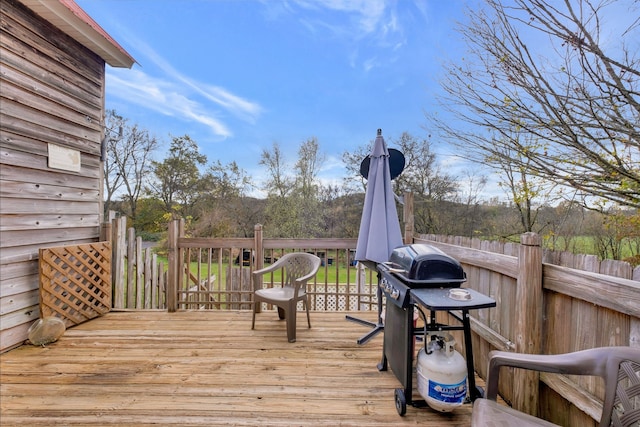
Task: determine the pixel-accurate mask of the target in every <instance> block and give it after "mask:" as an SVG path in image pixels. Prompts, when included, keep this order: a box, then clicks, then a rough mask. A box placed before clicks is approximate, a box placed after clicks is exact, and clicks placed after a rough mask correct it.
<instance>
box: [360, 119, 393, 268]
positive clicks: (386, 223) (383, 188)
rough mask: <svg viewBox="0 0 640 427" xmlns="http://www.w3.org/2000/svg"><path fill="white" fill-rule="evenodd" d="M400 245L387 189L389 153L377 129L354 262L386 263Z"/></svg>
mask: <svg viewBox="0 0 640 427" xmlns="http://www.w3.org/2000/svg"><path fill="white" fill-rule="evenodd" d="M400 245H402V233H401V232H400V221H399V220H398V212H397V210H396V203H395V199H394V195H393V188H392V186H391V167H390V165H389V150H387V145H386V144H385V142H384V138H383V137H382V130H381V129H378V136H377V137H376V141H375V143H374V144H373V150H372V151H371V154H370V155H369V172H368V176H367V189H366V192H365V196H364V206H363V208H362V219H361V220H360V232H359V233H358V243H357V246H356V261H365V262H366V261H369V262H372V263H381V262H386V261H389V256H390V255H391V252H392V251H393V250H394V249H395V248H397V247H398V246H400Z"/></svg>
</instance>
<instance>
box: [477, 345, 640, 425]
mask: <svg viewBox="0 0 640 427" xmlns="http://www.w3.org/2000/svg"><path fill="white" fill-rule="evenodd" d="M502 366H512V367H516V368H524V369H531V370H537V371H541V372H552V373H559V374H569V375H595V376H600V377H602V378H604V384H605V396H604V404H603V411H602V416H601V418H600V426H601V427H604V426H609V425H612V426H632V425H633V426H637V425H638V422H639V421H640V349H639V348H632V347H600V348H594V349H590V350H582V351H576V352H573V353H566V354H558V355H533V354H520V353H509V352H504V351H492V352H491V353H489V370H488V372H487V390H486V399H477V400H476V401H475V402H474V404H473V415H472V421H471V425H472V426H483V427H484V426H512V425H513V426H518V427H525V426H554V425H555V424H551V423H549V422H546V421H543V420H541V419H538V418H535V417H532V416H531V415H528V414H523V413H521V412H518V411H516V410H514V409H512V408H510V407H508V406H505V405H501V404H499V403H497V402H496V397H497V394H498V374H499V372H500V368H501V367H502Z"/></svg>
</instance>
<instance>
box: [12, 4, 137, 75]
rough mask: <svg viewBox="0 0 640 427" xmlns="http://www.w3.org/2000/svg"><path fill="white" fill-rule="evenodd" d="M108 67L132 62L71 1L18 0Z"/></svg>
mask: <svg viewBox="0 0 640 427" xmlns="http://www.w3.org/2000/svg"><path fill="white" fill-rule="evenodd" d="M19 1H20V2H21V3H23V4H24V5H25V6H27V7H28V8H29V9H31V10H33V11H34V12H35V13H37V14H38V15H40V16H41V17H42V18H44V19H46V20H47V21H49V22H51V23H52V24H53V25H55V26H56V27H58V28H59V29H60V30H61V31H63V32H65V33H66V34H68V35H69V36H70V37H72V38H73V39H75V40H76V41H78V42H79V43H81V44H82V45H84V46H86V47H87V48H88V49H90V50H91V51H93V52H95V53H96V54H97V55H98V56H100V57H101V58H102V59H104V61H105V62H106V63H107V64H109V65H110V66H112V67H118V68H131V67H132V66H133V64H135V63H136V60H135V59H134V58H133V57H132V56H131V55H129V53H128V52H127V51H126V50H125V49H124V48H123V47H122V46H120V44H118V42H116V41H115V40H114V39H113V38H112V37H111V36H110V35H109V34H108V33H107V32H106V31H105V30H104V29H103V28H102V27H101V26H100V25H98V23H97V22H96V21H94V20H93V19H92V18H91V17H90V16H89V15H88V14H87V13H86V12H85V11H84V10H83V9H82V8H81V7H80V6H79V5H78V4H77V3H76V2H75V1H74V0H19Z"/></svg>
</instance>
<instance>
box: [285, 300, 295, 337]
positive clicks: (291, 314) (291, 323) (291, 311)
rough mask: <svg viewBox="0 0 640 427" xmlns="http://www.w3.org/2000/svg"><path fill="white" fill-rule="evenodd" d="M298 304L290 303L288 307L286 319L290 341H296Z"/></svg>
mask: <svg viewBox="0 0 640 427" xmlns="http://www.w3.org/2000/svg"><path fill="white" fill-rule="evenodd" d="M296 317H297V313H296V306H295V305H293V306H292V305H291V304H289V308H288V309H287V315H286V321H287V339H288V340H289V342H296Z"/></svg>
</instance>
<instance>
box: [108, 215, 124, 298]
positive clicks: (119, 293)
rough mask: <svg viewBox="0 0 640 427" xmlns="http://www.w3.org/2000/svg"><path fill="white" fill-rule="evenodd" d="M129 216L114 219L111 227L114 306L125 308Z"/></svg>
mask: <svg viewBox="0 0 640 427" xmlns="http://www.w3.org/2000/svg"><path fill="white" fill-rule="evenodd" d="M126 228H127V217H125V216H122V217H120V218H115V219H114V220H113V227H112V229H111V245H112V247H111V254H112V255H111V267H112V268H111V274H112V276H111V277H112V279H111V281H112V283H113V292H114V294H115V299H114V301H113V307H114V308H125V303H124V264H125V263H124V258H125V248H126V235H125V230H126Z"/></svg>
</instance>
